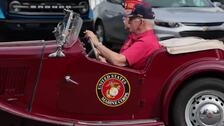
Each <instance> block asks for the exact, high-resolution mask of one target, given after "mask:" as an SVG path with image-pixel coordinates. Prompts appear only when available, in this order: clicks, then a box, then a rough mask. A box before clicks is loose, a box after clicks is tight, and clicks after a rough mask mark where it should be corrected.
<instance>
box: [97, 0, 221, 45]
mask: <svg viewBox="0 0 224 126" xmlns="http://www.w3.org/2000/svg"><path fill="white" fill-rule="evenodd" d="M117 1H118V0H104V1H102V2H101V3H100V4H99V5H98V6H97V7H96V8H95V10H94V13H95V15H94V18H95V19H94V27H95V30H96V33H97V35H98V37H99V38H100V39H101V41H107V42H113V43H121V42H122V41H123V40H124V39H125V37H126V35H127V32H126V31H125V30H124V25H123V22H122V15H123V14H124V9H123V8H122V6H121V5H119V4H117ZM143 1H145V2H149V3H150V4H151V5H152V6H153V11H154V12H155V24H156V25H155V28H154V29H155V32H156V34H157V36H158V38H159V39H160V40H163V39H166V38H172V37H185V36H198V37H203V38H208V39H210V38H222V37H224V10H222V9H221V8H219V7H216V6H214V5H213V3H212V2H211V1H210V0H143Z"/></svg>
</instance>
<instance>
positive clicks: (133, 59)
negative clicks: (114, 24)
mask: <svg viewBox="0 0 224 126" xmlns="http://www.w3.org/2000/svg"><path fill="white" fill-rule="evenodd" d="M153 19H154V13H153V12H152V8H151V6H150V5H149V4H147V3H140V4H137V5H135V6H134V9H133V10H132V12H131V13H130V14H128V15H126V16H124V19H123V21H124V25H125V28H126V29H127V30H128V31H129V32H130V34H129V36H128V38H127V40H126V41H125V43H124V45H123V46H122V48H121V50H120V53H117V52H114V51H112V50H110V49H108V48H107V47H105V46H104V45H102V43H101V42H99V40H98V39H97V37H96V35H95V34H94V33H93V32H92V31H88V30H87V31H85V34H86V37H88V38H89V40H90V41H91V42H92V43H93V45H94V46H95V47H96V49H97V51H98V52H99V54H100V56H102V57H103V58H105V60H106V61H107V62H108V63H111V64H113V65H117V66H128V67H131V68H134V69H142V68H144V66H145V63H146V61H147V58H148V57H149V56H150V55H151V54H152V53H153V52H154V51H155V50H157V49H159V48H160V45H159V43H158V40H157V37H156V36H155V34H154V32H153V25H154V22H153Z"/></svg>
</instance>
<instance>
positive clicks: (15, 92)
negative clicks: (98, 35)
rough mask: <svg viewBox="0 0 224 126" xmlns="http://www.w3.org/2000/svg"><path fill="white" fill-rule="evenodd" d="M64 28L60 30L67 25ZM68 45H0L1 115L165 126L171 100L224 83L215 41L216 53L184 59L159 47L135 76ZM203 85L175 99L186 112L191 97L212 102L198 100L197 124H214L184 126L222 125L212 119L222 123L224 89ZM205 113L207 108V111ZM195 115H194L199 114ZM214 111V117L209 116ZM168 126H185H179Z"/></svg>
mask: <svg viewBox="0 0 224 126" xmlns="http://www.w3.org/2000/svg"><path fill="white" fill-rule="evenodd" d="M71 13H72V12H70V16H71ZM69 19H73V18H69ZM65 21H66V22H67V25H68V24H69V23H71V22H70V21H67V20H65ZM67 25H65V28H67V27H66V26H67ZM62 26H63V23H62ZM59 27H60V25H59ZM59 27H58V29H60V28H59ZM77 29H80V28H77ZM62 31H63V32H62V33H61V32H58V33H59V34H63V35H64V33H65V32H64V31H65V30H62ZM78 31H79V30H78ZM78 33H79V32H77V31H76V34H78ZM72 34H73V33H72ZM63 35H62V36H63ZM73 37H74V36H73ZM56 38H57V37H56ZM74 38H75V37H74ZM58 40H61V41H64V43H63V42H61V41H60V42H57V41H58ZM68 40H69V39H66V40H65V39H63V37H62V39H61V38H60V37H59V38H57V41H55V40H52V41H43V40H40V41H25V42H10V43H9V42H6V43H1V44H0V60H1V62H0V109H1V110H3V111H6V112H7V113H9V114H12V115H16V116H19V117H23V118H29V119H32V120H37V121H41V122H47V123H52V124H57V125H142V126H143V125H144V126H145V125H149V126H163V125H171V124H172V119H171V116H172V112H176V111H175V109H179V108H174V107H176V106H178V104H176V102H178V96H182V94H181V92H182V91H184V90H185V88H187V87H189V86H191V85H192V83H193V82H195V81H196V82H197V81H198V80H203V79H208V80H209V79H217V80H220V81H221V82H223V79H224V77H223V72H224V60H223V59H224V52H223V50H222V49H223V43H222V42H218V41H217V43H219V44H220V45H219V46H217V48H216V47H213V48H210V47H209V48H208V49H202V50H197V51H189V50H188V51H186V49H185V52H177V54H175V49H176V50H178V49H177V48H173V49H172V48H170V49H171V50H172V51H174V52H173V54H170V53H168V51H167V49H166V48H169V47H171V46H170V45H166V48H165V47H163V48H161V49H160V50H157V51H156V52H155V53H153V54H152V55H151V56H150V57H149V60H148V63H147V65H146V66H145V68H144V69H143V70H134V69H131V68H128V67H118V66H113V65H110V64H107V63H102V62H100V61H98V60H96V59H95V58H91V57H90V56H89V55H88V54H87V53H88V52H87V51H86V50H85V48H84V44H83V42H81V41H80V40H79V39H73V41H68ZM74 40H75V41H74ZM189 41H190V40H189ZM215 43H216V42H215ZM85 44H87V43H85ZM212 45H215V44H212ZM178 47H187V45H182V46H180V45H178ZM189 47H190V48H193V47H192V46H189ZM201 48H202V47H201ZM55 50H57V51H56V52H55ZM54 52H55V53H54ZM207 82H208V81H206V82H205V84H204V85H205V86H206V87H203V86H201V88H199V89H200V90H199V89H198V88H196V87H197V85H198V84H197V83H196V84H195V83H194V87H195V88H190V90H189V88H187V89H188V91H189V93H190V94H189V96H190V97H189V98H188V97H186V98H185V97H183V98H182V99H183V100H184V99H186V100H185V101H188V102H186V103H187V105H188V106H190V108H191V107H192V106H194V104H195V102H192V100H189V99H190V98H195V94H201V95H200V97H206V96H209V99H210V98H211V99H213V98H214V99H217V101H216V100H214V101H212V102H211V100H209V99H208V100H207V99H205V100H204V101H203V102H200V103H198V104H200V105H201V106H202V107H204V108H207V109H208V110H210V111H209V112H210V113H206V112H205V113H204V115H201V116H199V117H204V118H206V117H207V115H209V117H210V118H208V120H209V119H213V121H211V120H209V122H206V121H204V120H203V119H201V118H194V117H189V116H185V117H184V116H183V118H184V119H186V123H187V125H188V126H191V124H189V121H192V119H193V121H192V126H193V123H194V124H198V125H201V124H202V123H203V124H205V126H208V125H209V126H210V125H213V124H221V123H222V121H223V119H222V118H221V119H220V118H216V117H220V116H221V117H223V115H224V114H223V112H224V111H223V110H224V109H223V106H222V105H221V104H223V101H224V97H222V96H223V95H224V92H223V87H224V83H222V84H220V85H218V86H217V84H214V87H213V86H211V85H209V84H206V83H207ZM214 83H215V82H214ZM216 87H219V88H216ZM196 89H197V90H196ZM206 91H208V92H207V93H201V92H206ZM217 92H218V93H217ZM191 93H192V94H191ZM216 97H218V98H216ZM179 99H180V98H179ZM195 99H197V98H195ZM197 102H199V101H197ZM183 103H184V102H183ZM202 103H203V104H202ZM209 105H210V106H212V105H213V107H207V106H209ZM214 106H215V107H214ZM202 107H199V109H198V110H197V112H198V113H199V112H200V111H199V110H202ZM183 108H184V109H185V106H183ZM196 108H197V107H196ZM214 108H215V109H217V111H213V110H214ZM189 110H192V109H189ZM190 112H192V113H193V112H195V110H194V111H193V110H192V111H190ZM175 114H176V113H175ZM182 114H183V113H182ZM182 114H181V115H182ZM185 114H186V113H185ZM190 114H191V113H190ZM177 115H178V114H177ZM178 116H179V115H178ZM187 117H189V118H190V119H188V118H187ZM170 119H171V120H170ZM194 120H195V121H194ZM12 123H13V122H12ZM175 125H176V126H186V124H185V122H183V125H178V124H175ZM203 126H204V125H203Z"/></svg>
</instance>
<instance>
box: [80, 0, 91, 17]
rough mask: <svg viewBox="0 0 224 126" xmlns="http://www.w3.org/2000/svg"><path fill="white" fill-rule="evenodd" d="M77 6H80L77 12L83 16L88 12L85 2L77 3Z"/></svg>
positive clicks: (87, 5)
mask: <svg viewBox="0 0 224 126" xmlns="http://www.w3.org/2000/svg"><path fill="white" fill-rule="evenodd" d="M79 6H80V9H79V12H80V13H81V14H85V13H87V12H88V10H89V4H88V2H86V1H82V2H79Z"/></svg>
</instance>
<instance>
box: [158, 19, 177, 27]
mask: <svg viewBox="0 0 224 126" xmlns="http://www.w3.org/2000/svg"><path fill="white" fill-rule="evenodd" d="M155 24H156V25H158V26H162V27H168V28H177V27H179V26H180V24H179V23H176V22H162V21H155Z"/></svg>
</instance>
